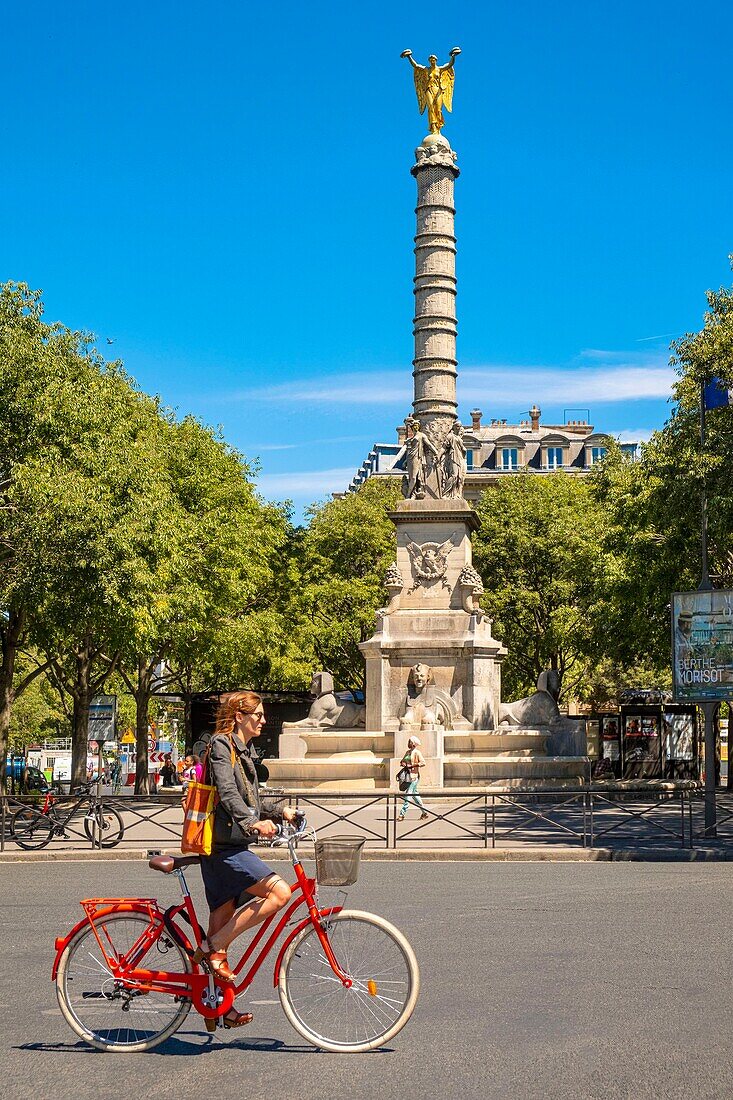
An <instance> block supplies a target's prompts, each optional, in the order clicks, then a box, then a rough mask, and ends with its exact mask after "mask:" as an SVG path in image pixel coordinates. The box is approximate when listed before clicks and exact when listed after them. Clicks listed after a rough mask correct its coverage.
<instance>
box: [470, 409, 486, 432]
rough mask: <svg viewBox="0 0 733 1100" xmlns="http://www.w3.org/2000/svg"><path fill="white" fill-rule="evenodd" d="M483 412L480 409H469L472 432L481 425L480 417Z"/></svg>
mask: <svg viewBox="0 0 733 1100" xmlns="http://www.w3.org/2000/svg"><path fill="white" fill-rule="evenodd" d="M482 416H483V413H482V412H481V409H471V428H472V429H473V431H474V432H477V431H478V430H479V428H480V427H481V417H482Z"/></svg>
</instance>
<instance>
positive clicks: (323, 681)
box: [288, 672, 366, 729]
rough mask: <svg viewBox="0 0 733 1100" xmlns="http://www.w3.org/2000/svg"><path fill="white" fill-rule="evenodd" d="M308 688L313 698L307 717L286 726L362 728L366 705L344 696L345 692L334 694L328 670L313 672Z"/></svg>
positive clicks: (331, 677) (364, 721) (364, 722)
mask: <svg viewBox="0 0 733 1100" xmlns="http://www.w3.org/2000/svg"><path fill="white" fill-rule="evenodd" d="M310 690H311V695H314V696H315V698H314V700H313V702H312V703H311V708H310V711H309V712H308V717H307V718H303V719H301V721H300V722H290V723H288V728H297V727H298V726H300V727H302V728H304V729H332V728H334V727H339V728H341V729H364V726H365V725H366V707H364V706H363V705H361V704H360V703H355V702H354V701H353V700H352V699H349V698H347V697H344V696H345V694H346V693H342V692H339V693H338V695H337V694H335V692H334V690H333V676H332V675H331V673H330V672H314V673H313V677H312V679H311V688H310Z"/></svg>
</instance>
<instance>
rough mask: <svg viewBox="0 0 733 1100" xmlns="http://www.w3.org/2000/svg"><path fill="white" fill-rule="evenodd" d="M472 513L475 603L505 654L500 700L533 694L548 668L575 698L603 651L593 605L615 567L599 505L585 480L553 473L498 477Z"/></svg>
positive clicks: (594, 605)
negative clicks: (478, 581)
mask: <svg viewBox="0 0 733 1100" xmlns="http://www.w3.org/2000/svg"><path fill="white" fill-rule="evenodd" d="M477 512H478V515H479V518H480V520H481V529H480V531H479V532H478V533H477V535H476V536H475V541H474V559H475V564H476V567H477V569H478V570H479V572H480V573H481V577H482V580H483V583H484V590H485V591H484V596H483V598H482V601H481V602H482V605H483V606H484V607H485V609H486V611H487V612H488V614H489V615H490V616H491V617H492V619H493V620H494V632H495V634H496V635H497V637H499V638H501V640H502V641H503V642H504V644H505V645H506V646H507V648H508V650H509V656H508V658H507V660H506V662H505V664H504V670H503V681H504V695H505V697H507V698H512V697H517V696H520V695H523V694H526V693H528V692H531V691H532V690H533V689H534V685H535V682H536V679H537V677H538V675H539V674H540V672H542V671H543V669H546V668H553V669H556V670H557V672H558V673H559V675H560V678H561V682H562V690H563V694H564V695H566V696H567V695H569V694H577V693H578V691H579V689H580V687H581V685H582V683H583V680H584V678H585V676H586V675H587V671H588V666H589V662H590V661H592V660H593V659H594V658H597V656H598V655H599V653H600V652H601V650H602V634H601V635H600V636H599V624H600V619H599V615H598V604H599V601H601V600H602V598H603V591H604V587H605V584H606V582H607V579H608V575H609V572H610V571H611V569H612V567H613V563H612V560H611V559H610V555H609V554H608V552H607V551H606V550H604V549H603V545H602V540H603V536H604V532H605V525H606V519H605V515H604V512H603V509H602V508H601V507H600V505H599V504H598V503H597V501H596V500H595V498H594V497H593V495H592V493H591V490H590V488H589V486H588V484H587V483H586V482H585V481H583V480H580V479H578V478H574V477H573V476H572V475H570V474H566V473H555V474H548V475H547V476H543V477H537V476H535V475H533V474H518V475H516V476H515V477H507V478H502V479H501V480H500V481H499V482H498V483H497V485H496V486H492V487H491V488H490V489H487V490H486V491H485V492H484V494H483V496H482V497H481V500H480V501H479V503H478V505H477Z"/></svg>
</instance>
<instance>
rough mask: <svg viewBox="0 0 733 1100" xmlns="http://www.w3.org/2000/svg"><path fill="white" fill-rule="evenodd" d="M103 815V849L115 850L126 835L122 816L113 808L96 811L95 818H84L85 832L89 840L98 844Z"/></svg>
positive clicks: (107, 807) (106, 807)
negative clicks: (99, 823)
mask: <svg viewBox="0 0 733 1100" xmlns="http://www.w3.org/2000/svg"><path fill="white" fill-rule="evenodd" d="M100 815H101V824H102V847H103V848H114V846H115V845H116V844H119V843H120V841H121V840H122V838H123V836H124V835H125V823H124V821H123V820H122V815H121V814H119V813H118V812H117V810H114V809H113V808H112V807H111V806H105V807H104V808H103V809H102V810H94V818H91V817H85V818H84V832H85V833H86V834H87V836H88V837H89V839H90V840H91V841H92V842H93V843H94V844H96V843H97V842H98V839H99V825H98V822H99V821H100Z"/></svg>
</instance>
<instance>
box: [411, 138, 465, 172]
mask: <svg viewBox="0 0 733 1100" xmlns="http://www.w3.org/2000/svg"><path fill="white" fill-rule="evenodd" d="M457 159H458V154H457V153H455V152H454V151H453V150H452V149H451V147H450V142H449V141H448V139H447V138H444V137H443V135H442V134H428V136H427V137H426V138H423V140H422V142H421V143H420V145H418V147H417V149H416V150H415V163H414V164H413V166H412V168H411V169H410V171H411V172H412V174H413V176H415V177H417V174H418V172H419V171H420V170H421V169H422V168H449V169H450V170H451V172H452V173H453V177H454V179H455V178H456V177H458V176H459V175H460V171H461V170H460V168H459V167H458V165H457V163H456V161H457Z"/></svg>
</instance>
